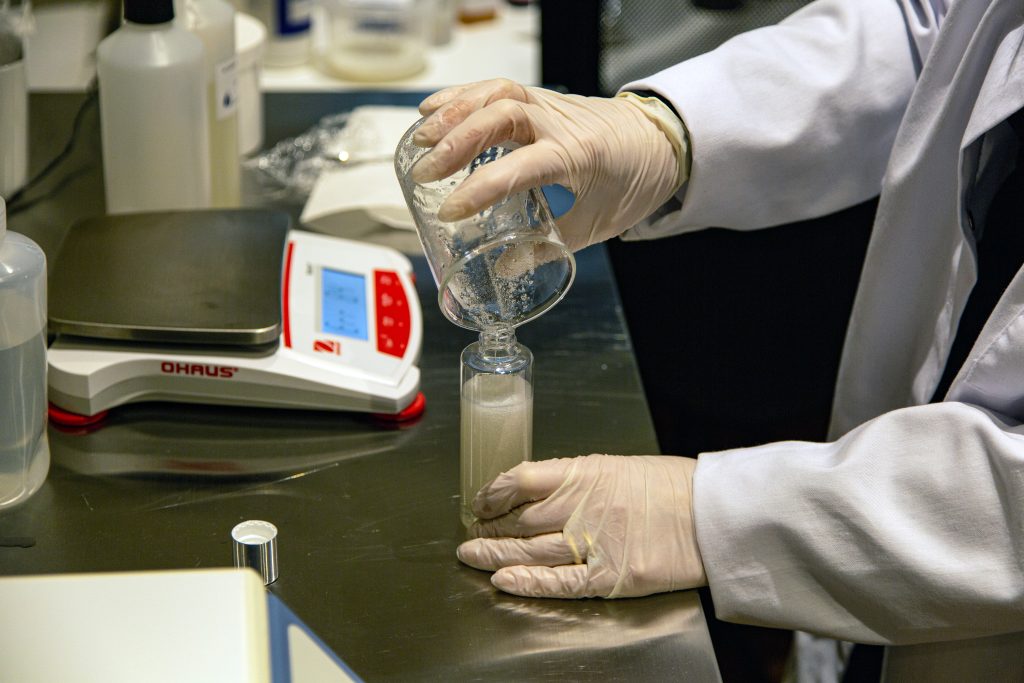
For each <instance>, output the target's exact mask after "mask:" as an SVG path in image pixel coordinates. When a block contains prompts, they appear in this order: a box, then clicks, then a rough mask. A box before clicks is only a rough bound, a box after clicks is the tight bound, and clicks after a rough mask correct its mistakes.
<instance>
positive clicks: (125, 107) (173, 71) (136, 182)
mask: <svg viewBox="0 0 1024 683" xmlns="http://www.w3.org/2000/svg"><path fill="white" fill-rule="evenodd" d="M124 17H125V23H124V24H123V25H122V26H121V27H120V28H119V29H117V30H116V31H114V32H113V33H111V34H110V35H109V36H107V37H106V38H105V39H104V40H103V42H101V43H100V45H99V48H97V51H96V55H97V58H96V70H97V73H98V75H99V82H100V114H101V122H102V137H103V177H104V182H105V185H106V196H107V211H108V212H109V213H127V212H132V211H158V210H162V209H193V208H207V207H209V206H210V143H209V133H208V131H207V124H206V111H207V109H206V108H207V103H206V70H205V64H204V61H203V44H202V41H200V40H199V38H197V37H196V36H194V35H192V34H191V33H190V32H189V31H187V30H186V29H184V28H181V27H180V26H176V25H175V24H174V8H173V4H172V0H125V3H124Z"/></svg>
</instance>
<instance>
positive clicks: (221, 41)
mask: <svg viewBox="0 0 1024 683" xmlns="http://www.w3.org/2000/svg"><path fill="white" fill-rule="evenodd" d="M175 17H176V20H177V22H178V23H179V24H180V25H182V26H184V27H185V28H187V29H188V30H190V31H191V32H192V33H194V34H196V35H197V36H199V39H200V40H201V41H203V51H204V55H205V57H206V99H207V103H206V107H207V111H206V118H207V125H208V127H209V131H210V199H211V202H212V204H213V206H216V207H233V206H238V205H239V204H240V203H241V191H242V190H241V187H242V186H241V168H242V166H241V162H240V161H239V153H238V144H239V142H238V60H237V59H236V56H235V8H234V7H233V6H232V5H230V4H229V3H227V2H225V1H224V0H176V2H175Z"/></svg>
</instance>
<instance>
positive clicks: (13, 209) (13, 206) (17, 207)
mask: <svg viewBox="0 0 1024 683" xmlns="http://www.w3.org/2000/svg"><path fill="white" fill-rule="evenodd" d="M95 83H96V81H95V80H93V81H92V83H90V85H89V89H88V91H87V93H86V97H85V100H84V101H83V102H82V104H81V106H79V107H78V111H77V112H75V119H74V122H73V123H72V124H71V136H70V137H69V138H68V141H67V142H66V143H65V144H64V149H62V150H61V151H60V153H59V154H57V156H55V157H54V158H53V159H51V160H50V162H49V163H47V164H46V166H44V167H43V169H42V170H41V171H39V173H36V174H35V175H34V176H33V177H32V179H31V180H29V181H28V182H27V183H25V185H24V186H23V187H22V188H21V189H20V190H18V191H17V192H15V193H14V194H12V195H11V196H10V198H9V199H8V200H7V215H8V216H12V215H14V214H16V213H19V212H21V211H25V210H27V209H29V208H31V207H33V206H35V205H36V204H38V203H39V202H41V201H43V200H44V199H46V198H47V197H49V196H50V195H52V194H53V193H54V192H56V191H57V190H59V189H61V188H62V187H64V186H65V185H66V184H67V183H68V182H70V181H71V180H73V179H74V178H76V177H78V176H79V175H81V173H82V171H83V169H79V170H78V171H74V172H72V173H70V174H68V175H67V176H66V177H65V178H63V179H61V181H60V182H59V183H57V184H56V185H55V186H54V187H53V188H52V189H51V190H50V191H49V192H48V193H46V194H43V195H40V196H38V197H34V198H32V199H27V198H26V196H25V195H26V194H27V193H28V192H29V191H30V190H32V188H34V187H35V186H36V185H38V184H39V183H40V182H42V181H43V179H45V178H46V177H47V176H49V175H50V174H51V173H53V171H54V170H55V169H56V168H57V167H58V166H60V164H61V162H63V161H64V160H65V159H67V158H68V157H69V156H70V155H71V152H72V151H73V150H74V148H75V143H76V142H77V141H78V137H79V133H80V132H81V129H82V121H83V120H84V119H85V114H86V112H87V111H88V110H89V109H91V108H92V106H93V105H95V104H96V102H97V101H98V94H99V90H98V89H97V88H96V87H95Z"/></svg>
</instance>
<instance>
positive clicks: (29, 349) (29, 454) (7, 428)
mask: <svg viewBox="0 0 1024 683" xmlns="http://www.w3.org/2000/svg"><path fill="white" fill-rule="evenodd" d="M5 233H6V234H5ZM49 469H50V446H49V442H48V441H47V438H46V256H45V255H44V254H43V250H42V249H40V248H39V246H38V245H37V244H36V243H35V242H33V241H32V240H30V239H29V238H27V237H25V236H23V235H19V234H18V233H14V232H7V220H6V208H5V205H4V200H3V199H2V198H0V510H3V509H5V508H8V507H11V506H13V505H16V504H18V503H21V502H23V501H25V500H26V499H27V498H28V497H29V496H31V495H32V494H33V493H35V492H36V491H37V490H38V489H39V487H40V486H42V484H43V481H45V480H46V474H47V472H48V471H49Z"/></svg>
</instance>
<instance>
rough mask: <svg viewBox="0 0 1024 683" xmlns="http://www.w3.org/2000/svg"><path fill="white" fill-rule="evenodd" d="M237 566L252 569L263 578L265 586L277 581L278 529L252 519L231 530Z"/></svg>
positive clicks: (267, 523)
mask: <svg viewBox="0 0 1024 683" xmlns="http://www.w3.org/2000/svg"><path fill="white" fill-rule="evenodd" d="M231 540H232V541H233V543H232V545H233V546H234V553H235V566H236V567H252V568H253V569H255V570H256V571H257V572H259V573H260V576H262V577H263V585H264V586H269V585H270V584H272V583H274V582H275V581H277V527H276V526H274V525H273V524H271V523H270V522H264V521H262V520H259V519H250V520H247V521H245V522H242V523H241V524H236V525H235V528H234V529H232V530H231Z"/></svg>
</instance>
